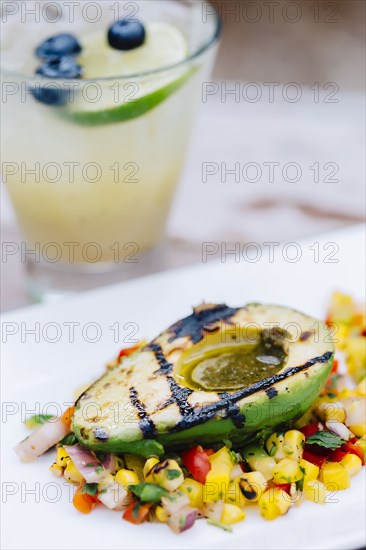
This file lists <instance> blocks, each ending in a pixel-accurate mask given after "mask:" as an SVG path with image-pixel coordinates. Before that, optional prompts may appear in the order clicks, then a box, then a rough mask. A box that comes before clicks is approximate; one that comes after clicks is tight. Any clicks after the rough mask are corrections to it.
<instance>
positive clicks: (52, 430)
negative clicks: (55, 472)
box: [14, 418, 70, 462]
mask: <svg viewBox="0 0 366 550" xmlns="http://www.w3.org/2000/svg"><path fill="white" fill-rule="evenodd" d="M69 432H70V428H69V427H68V426H66V424H65V423H64V422H62V420H61V419H60V418H59V419H57V420H54V419H53V420H50V421H48V422H46V423H45V424H43V425H42V426H40V427H39V428H37V429H36V430H35V431H34V432H32V433H31V434H30V435H29V436H28V437H26V438H25V439H23V441H21V442H20V443H18V445H17V446H16V447H15V449H14V450H15V452H16V454H17V455H18V456H19V458H20V460H21V461H22V462H33V461H34V460H36V458H38V457H39V456H41V455H42V454H43V453H45V452H46V451H48V449H50V448H51V447H53V446H54V445H56V443H58V442H59V441H60V439H62V438H63V437H65V435H67V434H68V433H69Z"/></svg>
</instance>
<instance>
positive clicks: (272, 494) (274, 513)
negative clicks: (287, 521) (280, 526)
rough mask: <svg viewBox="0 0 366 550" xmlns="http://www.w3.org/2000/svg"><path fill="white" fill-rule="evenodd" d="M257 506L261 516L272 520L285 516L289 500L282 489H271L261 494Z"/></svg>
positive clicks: (289, 503)
mask: <svg viewBox="0 0 366 550" xmlns="http://www.w3.org/2000/svg"><path fill="white" fill-rule="evenodd" d="M258 506H259V509H260V512H261V514H262V516H263V517H264V518H266V519H269V520H272V519H276V518H277V517H278V516H282V515H284V514H286V512H287V511H288V510H289V508H290V507H291V499H290V497H289V495H288V494H287V493H285V491H282V489H277V488H273V487H272V488H271V489H269V490H268V491H266V492H265V493H263V495H262V496H261V498H260V499H259V501H258Z"/></svg>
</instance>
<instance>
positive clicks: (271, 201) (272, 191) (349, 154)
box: [1, 0, 366, 310]
mask: <svg viewBox="0 0 366 550" xmlns="http://www.w3.org/2000/svg"><path fill="white" fill-rule="evenodd" d="M212 4H214V5H215V7H216V8H217V9H218V10H219V12H220V14H221V17H222V20H223V25H224V30H223V37H222V44H221V47H220V50H219V54H218V58H217V63H216V66H215V69H214V73H213V77H212V81H210V82H208V83H206V87H204V89H203V91H202V101H201V106H200V114H199V117H198V120H197V122H196V125H195V129H194V133H193V136H192V141H191V146H190V150H189V155H188V158H187V163H186V167H185V170H184V173H183V175H182V178H181V184H180V187H179V190H178V193H177V195H176V198H175V202H174V207H173V210H172V212H171V216H170V221H169V227H168V242H167V252H166V256H165V259H164V262H163V263H160V264H159V265H158V266H150V267H149V268H147V269H146V270H145V272H146V273H148V272H153V271H156V270H161V269H170V268H172V267H179V266H182V265H187V264H190V263H194V262H201V261H202V246H203V243H207V242H210V243H218V244H220V243H227V247H228V248H229V247H230V246H231V247H235V246H236V244H237V243H248V242H258V243H262V242H266V241H285V242H289V241H294V240H296V239H301V238H303V237H307V236H312V235H316V234H318V233H322V232H326V231H332V230H334V229H338V228H342V227H346V226H348V225H352V224H356V223H360V222H363V221H364V219H365V207H364V205H365V125H364V121H365V95H364V94H365V8H366V3H365V2H364V0H336V1H334V2H329V1H328V0H319V1H317V0H296V1H295V2H288V1H286V0H277V1H261V0H258V1H256V2H252V1H251V2H248V1H246V0H239V1H238V0H233V1H232V0H226V1H213V2H212ZM1 220H2V221H1V230H2V240H3V241H11V242H19V241H20V240H21V236H20V234H19V230H18V227H17V223H16V218H15V215H14V213H13V211H12V208H11V206H10V203H9V201H8V198H7V196H6V194H5V192H4V191H3V193H2V218H1ZM212 259H219V255H217V254H212ZM141 274H144V273H141ZM28 303H29V299H28V297H27V296H26V293H25V290H24V275H23V271H22V265H21V264H20V263H19V260H18V259H17V258H16V257H14V258H13V259H12V258H8V259H7V261H6V262H5V263H4V262H3V263H2V282H1V307H2V309H3V310H9V309H13V308H17V307H21V306H24V305H27V304H28Z"/></svg>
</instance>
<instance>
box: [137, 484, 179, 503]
mask: <svg viewBox="0 0 366 550" xmlns="http://www.w3.org/2000/svg"><path fill="white" fill-rule="evenodd" d="M128 490H129V491H131V493H133V494H134V495H136V496H137V497H139V499H140V500H141V502H154V503H158V502H160V501H161V499H162V497H165V496H167V495H168V494H169V493H168V491H167V490H166V489H163V487H160V485H156V484H155V483H146V482H142V483H138V484H137V485H130V486H129V487H128Z"/></svg>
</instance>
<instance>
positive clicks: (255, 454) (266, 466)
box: [244, 445, 276, 481]
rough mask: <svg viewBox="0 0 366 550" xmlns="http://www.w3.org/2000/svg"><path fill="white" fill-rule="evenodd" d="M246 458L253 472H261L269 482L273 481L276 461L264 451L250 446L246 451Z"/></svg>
mask: <svg viewBox="0 0 366 550" xmlns="http://www.w3.org/2000/svg"><path fill="white" fill-rule="evenodd" d="M244 458H245V460H246V461H247V462H248V464H249V466H250V467H251V469H252V470H254V471H256V472H261V473H262V474H263V476H264V478H265V479H266V480H267V481H268V480H269V479H272V477H273V468H274V467H275V466H276V460H275V459H274V458H273V457H272V456H268V454H267V453H266V451H265V450H264V449H262V448H261V447H257V446H255V445H249V446H248V447H247V448H246V449H245V451H244Z"/></svg>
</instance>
